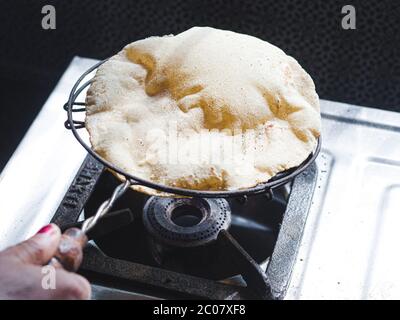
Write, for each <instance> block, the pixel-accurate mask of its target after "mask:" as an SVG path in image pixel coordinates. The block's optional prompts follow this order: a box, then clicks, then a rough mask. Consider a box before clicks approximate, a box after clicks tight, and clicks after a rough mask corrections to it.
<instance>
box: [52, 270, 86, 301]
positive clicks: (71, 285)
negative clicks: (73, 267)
mask: <svg viewBox="0 0 400 320" xmlns="http://www.w3.org/2000/svg"><path fill="white" fill-rule="evenodd" d="M56 273H57V276H56V288H55V290H51V291H50V292H48V294H49V297H48V298H50V299H70V300H88V299H90V296H91V292H92V289H91V287H90V283H89V281H87V280H86V279H85V278H84V277H82V276H81V275H79V274H76V273H73V272H68V271H66V270H63V269H57V270H56Z"/></svg>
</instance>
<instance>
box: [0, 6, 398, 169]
mask: <svg viewBox="0 0 400 320" xmlns="http://www.w3.org/2000/svg"><path fill="white" fill-rule="evenodd" d="M0 4H1V6H0V25H1V28H0V41H1V48H0V84H1V86H0V88H1V107H0V133H1V139H0V169H1V168H2V167H3V166H4V164H5V163H6V161H7V159H8V158H9V157H10V156H11V154H12V152H13V150H14V149H15V147H16V146H17V144H18V142H19V141H20V139H21V138H22V136H23V134H24V133H25V131H26V129H27V128H28V127H29V125H30V123H31V122H32V120H33V118H34V117H35V115H36V114H37V112H38V111H39V110H40V107H41V106H42V104H43V103H44V101H45V100H46V98H47V97H48V95H49V93H50V92H51V90H52V88H54V86H55V84H56V83H57V80H58V79H59V77H60V76H61V74H62V73H63V71H64V70H65V68H66V67H67V65H68V63H69V62H70V60H71V59H72V57H73V56H74V55H80V56H86V57H93V58H99V59H102V58H106V57H108V56H110V55H112V54H114V53H115V52H117V51H119V50H120V49H121V47H123V46H124V45H125V44H127V43H129V42H131V41H134V40H137V39H140V38H144V37H147V36H150V35H164V34H169V33H178V32H181V31H183V30H185V29H187V28H189V27H191V26H194V25H209V26H213V27H218V28H223V29H230V30H233V31H238V32H243V33H248V34H251V35H254V36H257V37H260V38H261V39H265V40H267V41H269V42H271V43H273V44H275V45H277V46H279V47H280V48H282V49H283V50H284V51H285V52H286V53H288V54H290V55H292V56H294V57H295V58H296V59H297V60H298V61H299V62H300V64H301V65H302V66H303V67H304V68H305V69H306V70H307V71H308V72H309V73H310V74H311V76H312V77H313V79H314V81H315V83H316V86H317V91H318V93H319V95H320V97H321V98H325V99H331V100H336V101H343V102H349V103H353V104H359V105H365V106H373V107H377V108H382V109H387V110H393V111H399V112H400V0H390V1H389V0H380V1H378V0H377V1H368V0H360V1H357V0H348V1H334V0H315V1H311V0H302V1H295V0H279V1H277V0H260V1H257V0H253V1H250V0H249V1H229V0H225V1H217V0H214V1H205V0H182V1H166V0H164V1H161V0H159V1H154V0H153V1H152V0H145V1H142V0H136V1H133V0H131V1H127V0H125V1H124V0H119V1H110V0H109V1H106V0H97V1H94V0H91V1H89V0H69V1H68V0H60V1H55V0H46V1H40V0H8V1H4V0H1V1H0ZM45 4H52V5H54V6H55V7H56V10H57V29H56V30H51V31H45V30H43V29H42V28H41V19H42V14H41V8H42V6H43V5H45ZM345 4H352V5H354V6H355V7H356V10H357V29H356V30H343V29H342V28H341V18H342V14H341V8H342V6H343V5H345ZM60 107H61V106H60Z"/></svg>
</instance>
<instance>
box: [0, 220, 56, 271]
mask: <svg viewBox="0 0 400 320" xmlns="http://www.w3.org/2000/svg"><path fill="white" fill-rule="evenodd" d="M60 237H61V231H60V229H59V228H58V226H56V225H55V224H49V225H47V226H44V227H43V228H41V229H40V230H39V231H38V233H36V234H35V235H34V236H33V237H31V238H30V239H28V240H25V241H24V242H21V243H19V244H17V245H15V246H13V247H10V248H8V249H6V250H5V251H4V252H3V253H2V255H5V256H9V257H10V259H15V260H17V261H19V262H22V263H31V264H37V265H43V264H46V263H47V262H48V261H49V260H50V259H51V257H53V255H54V254H55V252H56V250H57V247H58V244H59V242H60Z"/></svg>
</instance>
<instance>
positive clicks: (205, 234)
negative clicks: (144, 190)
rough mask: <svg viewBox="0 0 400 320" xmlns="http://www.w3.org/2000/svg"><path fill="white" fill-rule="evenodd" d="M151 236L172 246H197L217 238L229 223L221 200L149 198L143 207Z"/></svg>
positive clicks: (223, 201) (227, 214)
mask: <svg viewBox="0 0 400 320" xmlns="http://www.w3.org/2000/svg"><path fill="white" fill-rule="evenodd" d="M143 222H144V225H145V227H146V229H147V231H148V232H149V233H150V235H151V236H153V237H154V238H156V239H157V240H158V241H159V242H161V243H163V244H166V245H170V246H174V247H197V246H201V245H204V244H207V243H210V242H212V241H214V240H216V239H217V236H218V233H219V232H220V231H221V230H227V229H228V228H229V226H230V223H231V210H230V207H229V204H228V202H227V201H226V200H225V199H220V198H214V199H205V198H161V197H151V198H150V199H149V200H148V201H147V203H146V205H145V207H144V209H143Z"/></svg>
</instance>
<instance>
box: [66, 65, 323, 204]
mask: <svg viewBox="0 0 400 320" xmlns="http://www.w3.org/2000/svg"><path fill="white" fill-rule="evenodd" d="M105 61H107V60H103V61H100V62H98V63H97V64H95V65H94V66H92V67H91V68H90V69H88V70H87V71H86V72H85V73H83V74H82V76H81V77H80V78H79V79H78V80H77V82H76V83H75V84H74V86H73V87H72V90H71V93H70V95H69V98H68V102H67V103H66V104H65V105H64V110H65V111H67V115H68V119H67V121H65V127H66V128H67V129H69V130H71V131H72V133H73V135H74V136H75V138H76V139H77V140H78V142H79V143H80V144H81V145H82V146H83V147H84V148H85V149H86V150H87V152H88V153H89V154H90V155H91V156H93V157H94V158H95V159H96V160H97V161H99V162H100V163H102V164H103V165H104V166H105V167H106V168H108V169H110V170H112V171H114V172H116V173H118V174H120V175H122V176H123V177H125V179H126V180H127V181H129V183H130V184H131V185H141V186H145V187H148V188H151V189H155V190H158V191H162V192H166V193H170V194H175V195H181V196H189V197H203V198H227V197H242V196H247V195H252V194H258V193H264V192H270V191H272V190H273V189H274V188H277V187H280V186H282V185H284V184H286V183H288V182H290V181H291V180H293V179H294V178H295V177H296V176H297V175H299V174H300V173H302V172H303V171H304V170H306V169H307V168H308V167H309V166H310V165H311V164H312V163H313V162H314V161H315V159H316V158H317V156H318V153H319V151H320V149H321V137H320V138H318V144H317V147H316V149H315V150H314V152H313V153H312V154H310V156H309V157H308V158H307V159H306V160H305V161H304V162H303V163H302V164H300V165H299V166H298V167H295V168H291V169H289V170H286V171H283V172H281V173H278V174H277V175H275V176H274V177H273V178H272V179H270V180H269V181H267V182H265V183H260V184H258V185H256V186H255V187H252V188H247V189H239V190H228V191H204V190H193V189H183V188H177V187H171V186H166V185H161V184H157V183H154V182H151V181H148V180H145V179H142V178H140V177H137V176H134V175H132V174H130V173H128V172H126V171H124V170H122V169H120V168H118V167H116V166H115V165H113V164H112V163H110V162H108V161H107V160H105V159H104V158H102V157H101V156H100V155H99V154H97V153H96V152H95V151H94V150H92V148H91V147H90V146H89V145H87V144H86V143H85V141H84V140H83V139H82V137H81V136H80V134H79V133H78V130H79V129H82V128H85V122H84V121H81V120H76V119H74V114H76V113H79V112H85V111H86V108H85V103H84V102H78V101H76V99H77V98H78V96H79V95H80V94H81V93H82V91H83V90H84V89H85V88H86V87H88V86H89V85H90V83H91V80H89V81H86V82H83V80H84V79H85V78H86V77H87V76H88V75H89V74H90V73H91V72H93V71H94V70H96V69H97V68H98V67H99V66H100V65H101V64H103V63H104V62H105ZM82 82H83V83H82Z"/></svg>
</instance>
